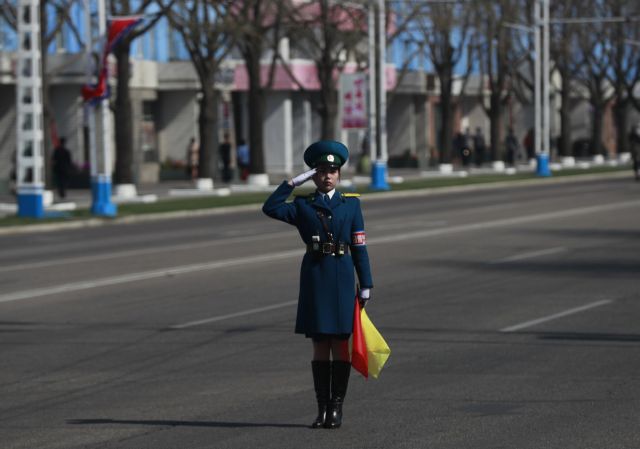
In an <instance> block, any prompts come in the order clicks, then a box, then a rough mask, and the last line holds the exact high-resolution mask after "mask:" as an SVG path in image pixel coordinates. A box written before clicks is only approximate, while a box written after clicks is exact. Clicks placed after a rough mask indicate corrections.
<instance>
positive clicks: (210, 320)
mask: <svg viewBox="0 0 640 449" xmlns="http://www.w3.org/2000/svg"><path fill="white" fill-rule="evenodd" d="M295 304H298V301H297V300H296V301H287V302H281V303H279V304H273V305H270V306H265V307H258V308H256V309H249V310H243V311H242V312H236V313H229V314H227V315H219V316H214V317H211V318H205V319H202V320H197V321H189V322H188V323H183V324H176V325H173V326H170V327H169V329H185V328H187V327H194V326H200V325H202V324H209V323H215V322H216V321H223V320H228V319H230V318H238V317H241V316H247V315H254V314H256V313H261V312H267V311H269V310H275V309H281V308H283V307H289V306H293V305H295Z"/></svg>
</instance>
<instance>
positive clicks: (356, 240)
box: [351, 231, 367, 246]
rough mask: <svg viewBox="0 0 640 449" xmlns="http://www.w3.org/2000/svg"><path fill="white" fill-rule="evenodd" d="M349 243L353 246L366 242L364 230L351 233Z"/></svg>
mask: <svg viewBox="0 0 640 449" xmlns="http://www.w3.org/2000/svg"><path fill="white" fill-rule="evenodd" d="M351 244H352V245H353V246H362V245H366V244H367V237H366V235H365V233H364V231H358V232H354V233H353V234H351Z"/></svg>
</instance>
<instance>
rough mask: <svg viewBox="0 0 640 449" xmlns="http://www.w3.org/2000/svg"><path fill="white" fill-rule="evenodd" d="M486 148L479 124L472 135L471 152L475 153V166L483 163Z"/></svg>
mask: <svg viewBox="0 0 640 449" xmlns="http://www.w3.org/2000/svg"><path fill="white" fill-rule="evenodd" d="M486 149H487V147H486V144H485V141H484V135H483V134H482V128H480V127H479V126H478V127H477V128H476V134H475V135H474V136H473V152H474V153H475V155H476V166H477V167H480V166H482V164H483V163H484V158H485V156H484V152H485V150H486Z"/></svg>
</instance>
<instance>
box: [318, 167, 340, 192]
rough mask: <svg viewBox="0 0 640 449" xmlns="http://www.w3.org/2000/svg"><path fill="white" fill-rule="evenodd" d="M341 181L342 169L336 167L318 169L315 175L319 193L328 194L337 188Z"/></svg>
mask: <svg viewBox="0 0 640 449" xmlns="http://www.w3.org/2000/svg"><path fill="white" fill-rule="evenodd" d="M339 180H340V169H339V168H336V167H318V169H317V170H316V173H315V174H314V175H313V182H315V184H316V187H317V188H318V191H320V192H322V193H327V192H329V191H331V190H333V189H335V188H336V186H337V185H338V181H339Z"/></svg>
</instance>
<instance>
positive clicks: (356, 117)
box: [340, 73, 367, 129]
mask: <svg viewBox="0 0 640 449" xmlns="http://www.w3.org/2000/svg"><path fill="white" fill-rule="evenodd" d="M340 95H341V107H342V128H343V129H360V128H366V127H367V77H366V75H365V74H364V73H343V74H342V76H341V77H340Z"/></svg>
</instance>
